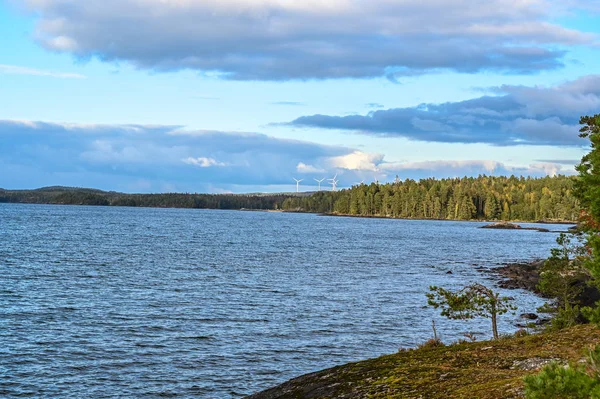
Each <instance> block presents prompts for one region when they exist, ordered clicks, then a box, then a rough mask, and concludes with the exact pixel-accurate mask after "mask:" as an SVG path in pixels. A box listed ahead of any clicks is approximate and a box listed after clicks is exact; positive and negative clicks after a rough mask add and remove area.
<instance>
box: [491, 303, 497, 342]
mask: <svg viewBox="0 0 600 399" xmlns="http://www.w3.org/2000/svg"><path fill="white" fill-rule="evenodd" d="M492 333H493V334H494V339H498V321H497V320H496V308H495V307H494V308H493V309H492Z"/></svg>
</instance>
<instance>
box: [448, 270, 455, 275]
mask: <svg viewBox="0 0 600 399" xmlns="http://www.w3.org/2000/svg"><path fill="white" fill-rule="evenodd" d="M446 274H454V273H452V270H448V271H447V272H446Z"/></svg>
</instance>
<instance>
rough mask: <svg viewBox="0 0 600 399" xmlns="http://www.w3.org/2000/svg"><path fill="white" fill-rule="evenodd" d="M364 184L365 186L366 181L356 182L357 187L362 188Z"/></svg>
mask: <svg viewBox="0 0 600 399" xmlns="http://www.w3.org/2000/svg"><path fill="white" fill-rule="evenodd" d="M363 184H365V181H364V180H361V181H359V182H356V185H357V186H362V185H363Z"/></svg>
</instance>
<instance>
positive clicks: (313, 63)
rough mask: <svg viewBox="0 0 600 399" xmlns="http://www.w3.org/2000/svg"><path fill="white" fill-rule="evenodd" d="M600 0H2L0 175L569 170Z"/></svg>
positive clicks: (181, 176) (131, 181)
mask: <svg viewBox="0 0 600 399" xmlns="http://www.w3.org/2000/svg"><path fill="white" fill-rule="evenodd" d="M599 44H600V1H578V0H567V1H554V0H527V1H520V2H515V1H512V0H511V1H509V0H491V1H489V2H484V3H482V2H477V1H466V2H465V1H458V0H456V1H454V0H450V1H442V0H419V1H415V0H406V1H402V2H399V1H397V2H394V1H389V0H370V1H366V0H329V1H316V0H305V1H302V2H300V1H284V0H244V1H242V0H220V1H216V0H169V1H160V0H135V1H134V0H118V1H117V0H105V1H103V2H101V3H100V2H82V1H75V0H23V1H16V0H15V1H13V0H4V1H2V0H0V49H2V50H1V51H0V187H3V188H7V189H16V188H35V187H40V186H47V185H69V186H83V187H95V188H100V189H106V190H117V191H125V192H165V191H191V192H213V193H218V192H255V191H268V192H274V191H292V190H295V183H294V181H293V180H292V178H294V177H295V178H303V179H305V180H304V182H303V183H302V185H301V189H303V190H312V189H314V187H313V186H315V185H316V183H315V182H314V180H313V179H314V178H318V179H320V178H322V177H332V176H333V175H334V174H336V173H337V174H338V176H340V186H342V187H347V186H350V185H352V184H354V183H356V182H358V181H361V180H365V181H372V180H375V179H377V180H379V181H391V180H393V179H394V178H395V176H396V175H398V176H399V177H400V178H402V179H404V178H415V179H418V178H425V177H439V178H441V177H456V176H464V175H475V176H476V175H478V174H483V173H485V174H494V175H500V174H515V175H531V176H542V175H546V174H556V173H562V174H571V173H573V165H574V164H575V163H577V162H578V160H579V159H580V158H581V156H582V155H583V154H584V153H585V152H586V143H585V141H583V140H581V139H579V138H578V137H577V129H578V127H577V122H578V119H579V116H580V115H583V114H592V113H598V112H600V46H599Z"/></svg>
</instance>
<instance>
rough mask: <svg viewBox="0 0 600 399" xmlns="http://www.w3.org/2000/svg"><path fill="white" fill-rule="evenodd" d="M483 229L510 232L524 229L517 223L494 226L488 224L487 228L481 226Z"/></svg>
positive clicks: (500, 223)
mask: <svg viewBox="0 0 600 399" xmlns="http://www.w3.org/2000/svg"><path fill="white" fill-rule="evenodd" d="M481 228H482V229H508V230H516V229H521V228H522V227H521V226H519V225H518V224H515V223H508V222H497V223H492V224H487V225H485V226H481Z"/></svg>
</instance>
